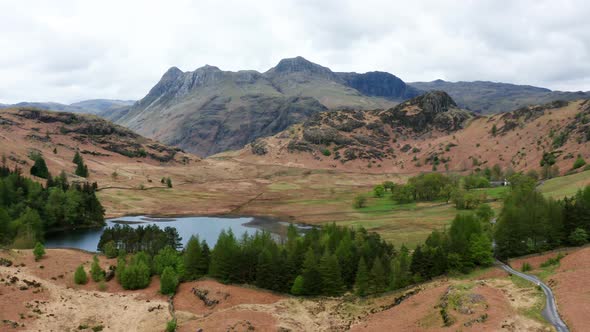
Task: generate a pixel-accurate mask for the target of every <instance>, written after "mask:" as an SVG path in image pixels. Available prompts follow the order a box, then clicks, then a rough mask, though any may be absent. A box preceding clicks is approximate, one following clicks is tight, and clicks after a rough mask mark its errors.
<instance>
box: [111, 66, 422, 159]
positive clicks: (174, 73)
mask: <svg viewBox="0 0 590 332" xmlns="http://www.w3.org/2000/svg"><path fill="white" fill-rule="evenodd" d="M417 94H418V91H417V90H416V89H414V88H411V87H408V86H407V85H406V84H405V83H404V82H403V81H402V80H401V79H399V78H398V77H396V76H395V75H392V74H389V73H384V72H370V73H366V74H357V73H338V72H333V71H332V70H330V68H327V67H323V66H321V65H319V64H316V63H313V62H311V61H309V60H307V59H305V58H303V57H301V56H298V57H294V58H288V59H282V60H280V61H279V62H278V63H277V65H276V66H275V67H273V68H271V69H269V70H268V71H266V72H264V73H260V72H257V71H254V70H240V71H224V70H221V69H219V68H218V67H216V66H212V65H205V66H203V67H200V68H198V69H196V70H194V71H187V72H183V71H181V70H180V69H178V68H176V67H172V68H170V69H168V71H166V73H165V74H164V75H163V76H162V79H161V80H160V81H159V82H158V83H157V84H156V85H155V86H154V87H153V88H152V89H151V90H150V92H149V93H148V94H147V95H146V96H145V97H144V98H143V99H142V100H140V101H139V102H138V103H136V104H135V105H133V106H132V107H130V108H128V111H127V112H125V113H123V112H121V113H120V116H119V117H112V119H114V120H116V121H117V123H119V124H122V125H124V126H127V127H129V128H131V129H133V130H136V131H137V132H139V133H141V134H143V135H146V136H149V137H152V138H157V139H158V140H160V141H162V142H165V143H167V144H172V145H177V146H180V147H182V148H185V149H186V150H188V151H191V152H194V153H197V154H199V155H201V156H207V155H211V154H215V153H218V152H221V151H225V150H228V149H239V148H241V147H243V146H244V145H245V144H247V143H250V142H252V141H253V140H255V139H256V138H258V137H262V136H268V135H274V134H276V133H277V132H279V131H282V130H284V129H286V128H287V127H288V126H290V125H292V124H294V123H297V122H303V121H305V120H307V119H308V118H309V117H310V116H312V115H313V114H315V113H318V112H323V111H325V110H327V109H355V110H370V109H388V108H391V107H392V106H395V105H396V104H397V102H399V101H402V100H405V99H407V98H411V97H414V96H415V95H417Z"/></svg>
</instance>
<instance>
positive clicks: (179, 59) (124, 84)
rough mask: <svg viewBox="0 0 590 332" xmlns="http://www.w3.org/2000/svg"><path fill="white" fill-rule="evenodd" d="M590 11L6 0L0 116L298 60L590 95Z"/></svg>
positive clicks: (1, 13) (581, 3) (560, 4)
mask: <svg viewBox="0 0 590 332" xmlns="http://www.w3.org/2000/svg"><path fill="white" fill-rule="evenodd" d="M589 17H590V1H587V0H559V1H556V0H551V1H544V0H530V1H528V0H522V1H519V0H513V1H504V0H479V1H475V0H473V1H470V0H456V1H450V0H448V1H445V0H431V1H420V0H413V1H397V0H362V1H347V0H279V1H277V0H254V1H245V0H242V1H236V0H224V1H219V0H211V1H204V0H195V1H188V0H171V1H163V0H162V1H150V0H141V1H139V0H137V1H135V0H119V1H115V0H101V1H85V0H79V1H68V0H53V1H45V0H39V1H29V0H19V1H11V0H0V31H1V33H0V103H15V102H19V101H55V102H61V103H71V102H76V101H80V100H84V99H94V98H111V99H140V98H142V97H143V96H145V95H146V94H147V92H148V91H149V89H150V88H151V87H152V86H153V85H155V84H156V83H157V81H158V80H159V79H160V77H161V76H162V75H163V73H164V72H165V71H166V70H167V69H168V68H169V67H171V66H176V67H179V68H180V69H182V70H183V71H192V70H195V69H196V68H198V67H201V66H203V65H205V64H209V65H215V66H218V67H219V68H221V69H223V70H234V71H235V70H241V69H254V70H258V71H261V72H263V71H266V70H268V69H269V68H271V67H272V66H274V65H276V63H278V62H279V60H280V59H282V58H289V57H294V56H298V55H300V56H303V57H305V58H306V59H308V60H310V61H312V62H315V63H318V64H321V65H323V66H327V67H329V68H331V69H332V70H334V71H356V72H367V71H373V70H379V71H387V72H390V73H392V74H394V75H396V76H398V77H400V78H401V79H403V80H404V81H406V82H412V81H432V80H435V79H444V80H448V81H472V80H486V81H497V82H509V83H516V84H529V85H535V86H543V87H547V88H550V89H554V90H567V91H578V90H583V91H587V90H590V19H588V18H589Z"/></svg>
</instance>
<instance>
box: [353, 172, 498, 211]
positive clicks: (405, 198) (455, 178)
mask: <svg viewBox="0 0 590 332" xmlns="http://www.w3.org/2000/svg"><path fill="white" fill-rule="evenodd" d="M483 174H484V173H482V172H479V173H473V174H470V175H467V176H463V177H462V176H459V175H454V174H450V175H445V174H441V173H424V174H420V175H417V176H414V177H411V178H409V179H408V181H407V183H405V184H397V183H394V182H392V181H385V182H383V183H382V184H378V185H376V186H375V187H374V188H373V196H375V197H384V196H385V194H386V193H388V192H390V193H391V199H393V200H394V201H395V202H397V203H399V204H407V203H412V202H431V201H444V202H447V203H448V202H449V201H451V202H453V204H455V206H456V208H457V209H460V210H473V209H476V208H477V207H478V206H479V205H480V204H482V203H484V202H485V201H486V199H487V197H486V194H485V193H484V192H481V191H473V190H472V189H480V188H488V187H490V180H489V179H488V178H487V177H486V176H485V175H483ZM366 203H367V199H366V197H365V196H364V195H358V196H356V197H355V199H354V201H353V206H354V207H355V208H362V207H365V206H366Z"/></svg>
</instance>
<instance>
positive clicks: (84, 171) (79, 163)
mask: <svg viewBox="0 0 590 332" xmlns="http://www.w3.org/2000/svg"><path fill="white" fill-rule="evenodd" d="M73 162H74V164H76V171H75V174H76V175H77V176H80V177H83V178H87V177H88V175H89V173H88V167H87V166H86V165H85V164H84V159H83V158H82V156H81V155H80V153H78V151H76V154H75V155H74V160H73Z"/></svg>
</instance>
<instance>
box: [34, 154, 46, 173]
mask: <svg viewBox="0 0 590 332" xmlns="http://www.w3.org/2000/svg"><path fill="white" fill-rule="evenodd" d="M31 175H34V176H38V177H40V178H42V179H47V178H49V169H48V168H47V164H46V163H45V159H43V156H41V155H40V154H37V155H36V156H35V163H34V164H33V166H32V167H31Z"/></svg>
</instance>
